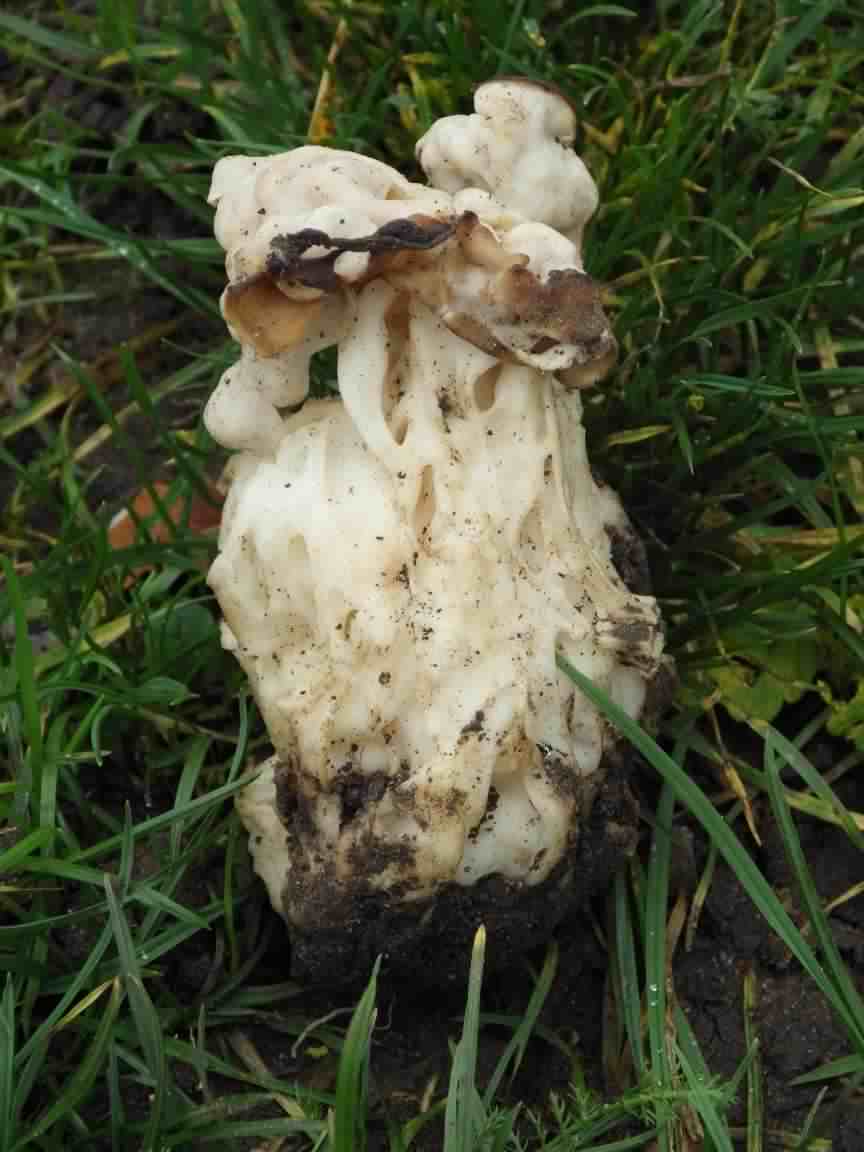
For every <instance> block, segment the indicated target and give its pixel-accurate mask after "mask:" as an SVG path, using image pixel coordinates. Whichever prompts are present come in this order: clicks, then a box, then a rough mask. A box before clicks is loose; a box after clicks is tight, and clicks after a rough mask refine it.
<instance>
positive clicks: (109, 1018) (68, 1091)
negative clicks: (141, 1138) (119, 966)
mask: <svg viewBox="0 0 864 1152" xmlns="http://www.w3.org/2000/svg"><path fill="white" fill-rule="evenodd" d="M121 1002H122V991H121V986H120V981H119V980H115V981H114V984H113V985H112V988H111V995H110V996H109V998H108V1003H107V1005H106V1007H105V1010H104V1012H103V1013H102V1018H101V1019H100V1021H99V1025H98V1027H97V1028H96V1031H95V1032H94V1034H93V1039H92V1041H91V1042H90V1045H89V1047H88V1049H87V1051H86V1052H85V1053H84V1055H83V1057H82V1058H81V1060H80V1061H78V1062H77V1063H76V1065H75V1068H74V1071H73V1072H72V1074H71V1076H70V1078H69V1080H68V1082H67V1083H66V1084H65V1085H64V1087H63V1089H62V1091H61V1092H60V1095H59V1097H58V1098H57V1099H56V1100H55V1101H54V1103H53V1104H51V1105H50V1106H49V1108H48V1109H47V1110H46V1111H45V1112H43V1114H42V1115H41V1116H40V1117H39V1119H38V1120H37V1121H36V1122H35V1124H34V1125H33V1127H32V1128H31V1129H30V1131H29V1132H28V1133H27V1134H26V1135H25V1136H22V1137H21V1138H20V1139H19V1140H17V1141H16V1143H15V1144H13V1145H12V1149H11V1152H18V1150H19V1149H23V1148H29V1147H32V1146H33V1144H35V1143H36V1142H37V1141H39V1139H40V1138H41V1137H42V1136H43V1135H44V1134H45V1133H46V1132H48V1130H49V1129H51V1128H53V1127H54V1125H55V1124H57V1123H58V1121H60V1120H61V1119H62V1118H63V1117H64V1116H66V1115H67V1114H68V1113H70V1112H72V1111H73V1110H74V1109H75V1108H77V1107H78V1105H79V1104H80V1103H81V1102H82V1101H83V1100H85V1099H86V1098H87V1096H88V1094H89V1092H90V1089H91V1088H92V1086H93V1084H94V1083H95V1081H96V1078H97V1077H98V1076H99V1073H100V1071H101V1070H102V1067H103V1065H104V1062H105V1058H106V1053H107V1051H108V1046H109V1044H110V1041H111V1034H112V1032H113V1030H114V1026H115V1023H116V1020H117V1016H118V1014H119V1012H120V1004H121Z"/></svg>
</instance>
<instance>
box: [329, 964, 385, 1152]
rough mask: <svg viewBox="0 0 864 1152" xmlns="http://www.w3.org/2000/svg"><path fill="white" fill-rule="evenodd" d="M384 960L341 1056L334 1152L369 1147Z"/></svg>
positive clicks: (357, 1011) (375, 970)
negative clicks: (375, 1033) (372, 1051)
mask: <svg viewBox="0 0 864 1152" xmlns="http://www.w3.org/2000/svg"><path fill="white" fill-rule="evenodd" d="M380 967H381V959H380V957H379V958H378V959H377V960H376V961H375V966H374V968H373V969H372V975H371V977H370V979H369V983H368V984H367V985H366V991H365V992H364V993H363V995H362V996H361V998H360V1002H359V1003H358V1005H357V1007H356V1009H355V1010H354V1015H353V1016H352V1017H351V1023H350V1024H349V1025H348V1031H347V1033H346V1035H345V1043H344V1044H343V1046H342V1052H341V1053H340V1056H339V1071H338V1072H337V1074H336V1105H335V1114H334V1117H333V1133H334V1135H333V1152H362V1150H363V1149H365V1147H366V1137H367V1131H366V1117H367V1108H368V1084H369V1057H370V1049H371V1044H372V1030H373V1028H374V1027H375V1017H376V1014H377V1008H376V1006H375V1000H376V996H377V992H378V970H379V968H380Z"/></svg>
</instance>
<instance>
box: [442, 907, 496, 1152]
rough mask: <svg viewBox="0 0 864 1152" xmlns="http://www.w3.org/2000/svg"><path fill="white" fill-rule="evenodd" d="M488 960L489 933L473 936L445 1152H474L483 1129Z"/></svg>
mask: <svg viewBox="0 0 864 1152" xmlns="http://www.w3.org/2000/svg"><path fill="white" fill-rule="evenodd" d="M485 957H486V929H485V928H484V927H483V926H482V925H481V926H480V927H479V928H478V929H477V932H476V934H475V936H474V945H473V947H472V949H471V967H470V969H469V972H468V995H467V998H466V1002H465V1019H464V1022H463V1025H462V1036H461V1038H460V1040H459V1043H458V1044H457V1045H456V1049H455V1051H454V1053H453V1067H452V1069H451V1072H450V1087H449V1091H448V1093H447V1108H446V1110H445V1113H444V1152H472V1149H473V1148H474V1147H475V1139H476V1136H477V1133H478V1132H479V1131H480V1130H481V1128H482V1126H483V1120H484V1115H483V1105H482V1102H481V1100H480V1097H479V1094H478V1092H477V1084H476V1075H477V1038H478V1036H479V1033H480V991H481V988H482V986H483V965H484V961H485Z"/></svg>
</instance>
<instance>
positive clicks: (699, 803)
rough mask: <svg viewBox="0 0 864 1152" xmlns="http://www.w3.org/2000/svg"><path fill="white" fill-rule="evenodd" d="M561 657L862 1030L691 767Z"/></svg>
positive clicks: (819, 983) (796, 953) (776, 929)
mask: <svg viewBox="0 0 864 1152" xmlns="http://www.w3.org/2000/svg"><path fill="white" fill-rule="evenodd" d="M558 662H559V666H560V667H561V668H562V670H563V671H564V672H565V673H566V674H567V675H568V676H569V677H570V679H571V680H572V681H573V682H574V684H576V685H577V687H578V688H579V689H580V690H581V691H582V692H584V694H585V695H586V696H587V697H588V699H589V700H590V701H591V702H592V703H593V704H595V705H596V707H597V708H598V709H599V710H600V711H601V713H603V715H605V716H606V717H607V718H608V719H609V720H610V721H611V722H612V723H613V724H614V725H615V727H616V728H617V729H618V730H619V731H620V732H621V733H622V735H624V736H625V737H626V738H627V740H629V741H630V743H631V744H632V745H633V746H634V747H635V748H636V749H637V750H638V751H639V752H640V753H641V754H642V755H643V756H644V757H645V759H646V760H647V761H648V763H649V764H650V765H651V766H652V767H653V768H654V769H655V770H656V771H657V772H658V773H659V774H660V776H661V777H662V778H663V779H664V780H666V781H667V782H668V783H669V784H670V786H671V788H672V790H673V792H674V794H675V796H676V798H677V799H678V801H679V802H680V803H681V804H683V805H684V806H685V807H686V808H687V809H688V811H689V812H690V813H691V814H692V815H693V816H694V817H695V818H696V819H697V820H698V821H699V823H700V824H701V825H702V827H703V828H704V829H705V831H706V832H707V833H708V836H709V837H710V838H711V840H712V841H713V842H714V843H715V844H716V845H717V850H718V851H719V852H720V854H721V855H722V856H723V858H724V859H725V860H726V862H727V863H728V864H729V866H730V867H731V868H732V870H733V871H734V872H735V874H736V875H737V877H738V879H739V881H740V882H741V885H742V887H743V888H744V890H745V891H746V892H747V894H748V896H749V897H750V899H751V900H752V901H753V903H754V904H755V905H756V907H757V908H758V909H759V911H760V912H761V913H762V915H763V916H764V917H765V920H766V921H767V923H768V924H769V925H770V927H771V928H772V930H773V931H774V932H776V933H777V935H778V936H779V937H780V939H781V940H782V941H783V943H784V944H785V945H786V947H787V948H788V949H789V951H790V952H791V953H792V954H793V956H795V958H796V959H797V960H798V962H799V963H800V964H801V965H802V967H803V968H804V969H805V970H806V971H807V972H808V973H809V974H810V976H811V977H812V979H813V980H814V982H815V983H816V985H817V986H818V987H819V989H820V990H821V991H822V993H823V994H824V995H825V996H826V997H827V999H828V1000H829V1002H830V1003H831V1004H832V1005H833V1006H834V1007H835V1009H837V1010H838V1012H840V1014H841V1015H842V1016H843V1018H844V1020H845V1021H846V1022H847V1025H851V1027H852V1029H853V1030H857V1025H856V1024H855V1021H854V1020H853V1019H850V1018H849V1015H848V1012H847V1009H846V1005H845V1003H844V1001H843V1000H842V999H841V998H840V997H839V996H838V994H837V990H836V989H835V986H834V984H833V982H832V981H831V980H830V979H829V978H828V976H827V974H826V972H825V970H824V969H823V967H822V965H821V964H820V963H819V961H818V960H817V959H816V956H815V954H814V952H813V950H812V948H811V947H810V945H809V944H808V943H807V942H806V940H805V939H804V937H803V936H802V935H801V933H800V932H799V931H798V929H797V928H796V927H795V925H794V924H793V922H792V920H791V919H790V917H789V915H788V913H787V912H786V910H785V909H784V908H783V906H782V904H781V903H780V901H779V900H778V899H777V897H776V896H775V894H774V892H773V891H772V889H771V886H770V885H769V884H768V882H767V881H766V879H765V877H764V876H763V875H762V873H761V872H760V871H759V869H758V867H757V866H756V864H755V863H754V862H753V859H752V857H751V856H750V854H749V853H748V852H747V851H746V849H745V848H744V846H743V845H742V844H741V842H740V840H739V839H738V837H737V836H736V835H735V833H734V832H733V831H732V830H731V828H729V827H728V825H727V824H726V822H725V820H724V819H723V817H722V816H721V815H720V814H719V813H718V812H717V810H716V809H715V808H714V806H713V804H712V803H711V801H710V800H709V799H708V797H707V796H706V795H705V794H704V792H703V791H702V789H701V788H700V787H699V786H698V784H696V783H695V781H693V780H691V779H690V777H689V776H688V775H687V774H686V772H684V770H683V769H682V768H680V767H679V765H677V764H676V763H675V761H674V760H673V759H672V758H671V757H670V756H669V755H668V754H667V753H666V752H664V751H663V749H662V748H661V747H660V746H659V745H658V744H657V743H656V742H655V741H654V740H653V739H652V738H651V737H650V736H649V735H648V733H647V732H645V731H644V730H643V729H642V728H640V726H639V725H638V724H637V723H636V722H635V721H634V720H632V719H631V718H630V717H629V716H628V715H627V714H626V713H625V712H624V711H623V710H622V709H621V708H619V707H618V705H617V704H615V703H614V702H613V701H612V700H610V699H609V697H608V696H607V695H606V693H605V692H603V691H602V690H601V689H599V688H597V687H596V686H595V685H594V684H593V683H592V681H591V680H589V679H588V677H587V676H583V674H582V673H581V672H579V671H577V669H575V668H574V667H573V666H572V665H571V664H570V663H569V662H568V661H567V660H565V659H564V658H563V657H562V656H559V658H558Z"/></svg>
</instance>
